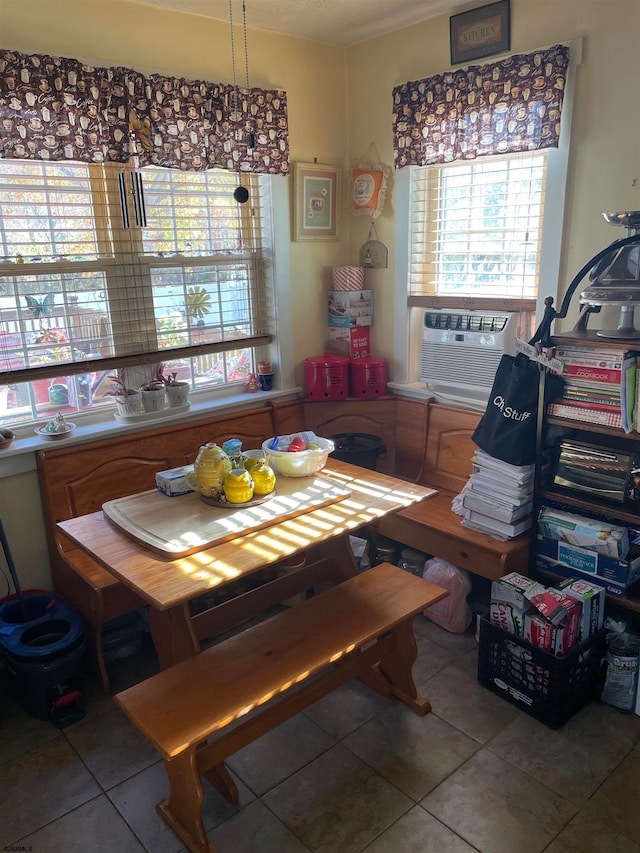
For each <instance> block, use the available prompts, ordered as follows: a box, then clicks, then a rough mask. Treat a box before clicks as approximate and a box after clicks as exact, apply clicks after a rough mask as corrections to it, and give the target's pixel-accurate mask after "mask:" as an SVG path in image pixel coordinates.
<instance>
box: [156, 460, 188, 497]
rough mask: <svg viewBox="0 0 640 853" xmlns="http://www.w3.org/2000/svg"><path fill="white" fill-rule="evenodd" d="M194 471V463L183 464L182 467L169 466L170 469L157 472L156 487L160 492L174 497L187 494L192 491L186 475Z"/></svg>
mask: <svg viewBox="0 0 640 853" xmlns="http://www.w3.org/2000/svg"><path fill="white" fill-rule="evenodd" d="M191 472H193V465H182V466H181V467H180V468H169V470H168V471H158V473H157V474H156V488H157V489H158V491H159V492H163V493H164V494H165V495H169V497H171V498H173V497H175V496H176V495H186V494H187V493H188V492H192V491H193V489H190V488H189V486H187V483H186V480H185V477H186V475H187V474H189V473H191Z"/></svg>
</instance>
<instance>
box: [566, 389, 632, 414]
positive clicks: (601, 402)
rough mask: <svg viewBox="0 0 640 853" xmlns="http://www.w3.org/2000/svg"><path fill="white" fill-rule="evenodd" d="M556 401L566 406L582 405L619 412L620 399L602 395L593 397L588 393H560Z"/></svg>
mask: <svg viewBox="0 0 640 853" xmlns="http://www.w3.org/2000/svg"><path fill="white" fill-rule="evenodd" d="M557 402H558V403H566V404H567V405H568V406H584V407H585V408H587V409H596V410H598V411H602V412H619V411H620V400H617V401H613V400H606V399H604V397H593V396H589V395H584V394H579V395H572V394H569V395H567V394H566V393H565V394H563V395H562V397H560V398H559V399H558V400H557Z"/></svg>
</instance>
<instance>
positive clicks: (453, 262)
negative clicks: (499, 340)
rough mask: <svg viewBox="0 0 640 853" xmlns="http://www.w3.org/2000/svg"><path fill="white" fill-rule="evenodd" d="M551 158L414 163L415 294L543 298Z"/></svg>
mask: <svg viewBox="0 0 640 853" xmlns="http://www.w3.org/2000/svg"><path fill="white" fill-rule="evenodd" d="M546 162H547V152H546V151H540V152H534V153H527V154H517V155H512V156H509V157H499V156H494V157H486V158H479V159H477V160H473V161H468V162H465V161H462V162H460V161H458V162H456V163H453V164H446V165H443V166H427V167H422V168H416V169H413V170H412V172H413V174H412V184H411V202H410V208H411V225H410V229H411V230H410V261H409V264H410V266H409V294H410V296H416V297H423V296H438V297H476V298H480V299H482V298H491V297H493V298H500V299H501V300H502V302H503V305H505V303H504V300H517V303H516V305H514V307H515V308H516V310H520V308H521V307H522V300H535V298H536V296H537V283H538V277H539V262H540V246H541V240H542V213H543V209H544V199H545V182H546ZM516 306H517V307H516ZM505 307H506V306H505Z"/></svg>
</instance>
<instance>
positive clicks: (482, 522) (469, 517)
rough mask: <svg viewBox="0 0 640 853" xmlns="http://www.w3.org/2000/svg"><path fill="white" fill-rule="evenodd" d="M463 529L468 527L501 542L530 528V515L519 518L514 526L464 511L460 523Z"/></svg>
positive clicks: (473, 511) (480, 514)
mask: <svg viewBox="0 0 640 853" xmlns="http://www.w3.org/2000/svg"><path fill="white" fill-rule="evenodd" d="M461 524H462V526H463V527H468V528H469V529H470V530H477V531H479V532H480V533H488V534H489V536H494V537H495V538H496V539H501V540H503V541H505V540H507V539H514V538H515V537H516V536H519V535H520V534H521V533H524V532H525V530H529V529H530V528H531V515H527V516H525V518H521V519H520V520H519V521H516V522H515V524H509V523H508V522H505V521H497V520H496V519H495V518H490V517H489V516H488V515H482V513H479V512H476V511H475V510H472V509H470V510H465V515H464V517H463V519H462V522H461Z"/></svg>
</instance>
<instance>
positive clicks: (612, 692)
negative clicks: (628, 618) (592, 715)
mask: <svg viewBox="0 0 640 853" xmlns="http://www.w3.org/2000/svg"><path fill="white" fill-rule="evenodd" d="M604 625H605V628H606V629H607V675H606V678H605V682H604V687H603V690H602V696H601V697H600V698H601V700H602V701H603V702H606V704H607V705H613V707H614V708H619V709H620V710H621V711H632V710H633V706H634V701H635V693H636V683H637V680H638V652H639V651H640V637H638V636H637V635H636V634H633V633H631V632H629V630H628V626H627V625H626V623H625V622H624V620H622V621H616V620H615V619H611V618H608V619H606V620H605V623H604Z"/></svg>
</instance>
